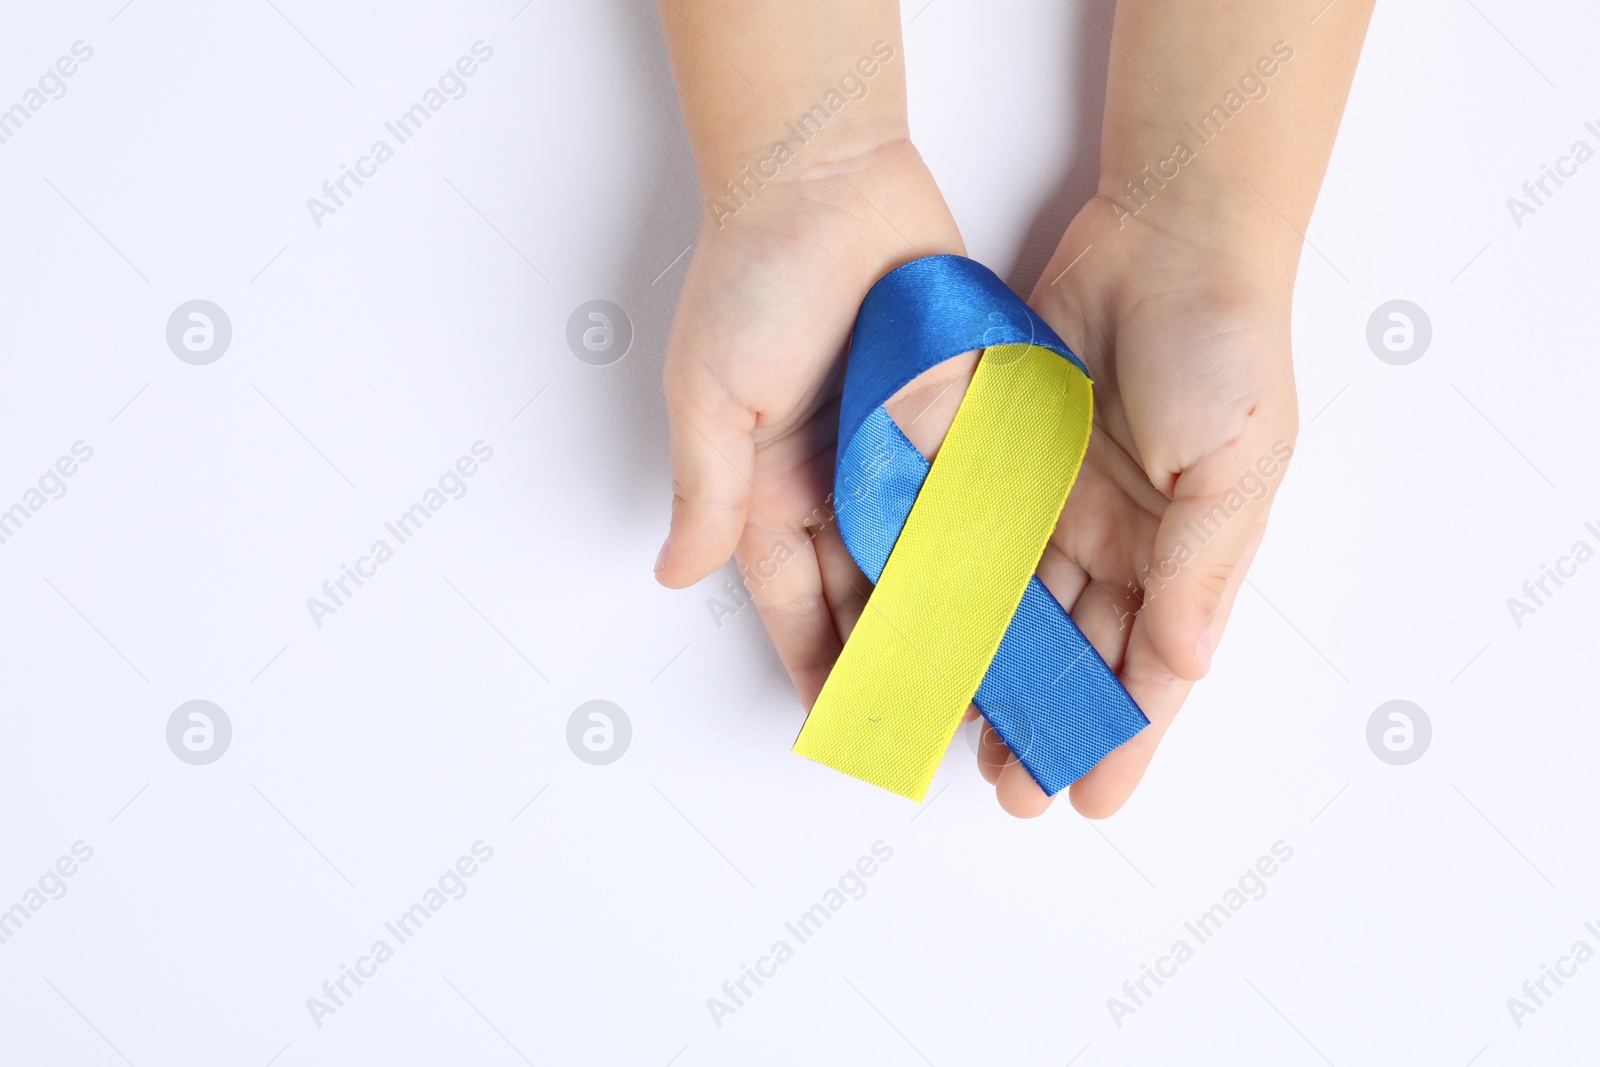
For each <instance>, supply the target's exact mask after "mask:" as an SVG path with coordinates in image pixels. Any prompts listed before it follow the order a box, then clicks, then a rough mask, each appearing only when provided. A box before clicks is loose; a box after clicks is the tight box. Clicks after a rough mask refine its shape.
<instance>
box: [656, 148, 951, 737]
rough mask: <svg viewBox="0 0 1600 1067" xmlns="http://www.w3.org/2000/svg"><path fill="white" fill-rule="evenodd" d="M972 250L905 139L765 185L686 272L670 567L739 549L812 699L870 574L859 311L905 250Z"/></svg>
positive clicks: (670, 579) (697, 569)
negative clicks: (850, 476)
mask: <svg viewBox="0 0 1600 1067" xmlns="http://www.w3.org/2000/svg"><path fill="white" fill-rule="evenodd" d="M962 250H963V249H962V246H961V238H960V234H959V232H958V231H957V229H956V226H955V222H954V220H953V219H952V218H951V217H950V213H949V210H948V208H946V206H945V203H944V200H943V198H942V197H941V196H940V194H939V192H938V189H937V187H936V186H935V185H934V182H933V179H932V176H931V175H930V174H929V173H928V171H927V169H926V167H925V166H923V164H922V161H921V159H920V157H918V156H917V154H916V152H915V150H914V149H913V148H912V147H911V146H910V144H909V143H903V142H902V143H898V144H894V145H889V146H886V147H885V148H883V149H880V150H879V151H878V152H877V153H875V154H874V156H873V158H871V159H867V160H860V161H856V164H855V165H853V166H850V167H848V168H841V169H837V170H834V171H832V172H830V173H829V174H827V175H826V176H817V177H813V178H808V179H804V180H800V181H797V182H795V183H793V184H785V185H776V184H775V185H773V186H770V187H768V188H767V189H763V190H761V191H760V193H759V194H758V196H757V197H756V198H755V199H754V200H753V202H752V203H751V204H750V206H748V207H746V208H744V209H742V210H741V211H740V212H739V214H738V215H736V216H735V217H733V218H731V219H728V220H726V225H725V226H724V227H723V228H722V229H720V230H719V229H711V228H709V227H708V229H707V232H706V233H705V235H704V236H703V237H702V240H701V242H700V245H699V247H698V248H697V249H696V252H695V258H694V262H693V263H692V264H691V267H690V270H689V275H688V278H687V279H686V281H685V283H684V291H683V294H682V296H681V298H680V300H679V307H678V315H677V318H676V319H675V321H674V323H673V328H672V336H671V340H670V342H669V347H668V359H667V369H666V375H665V383H664V385H665V388H664V392H665V394H666V396H667V400H668V402H669V405H670V407H671V409H672V410H671V414H672V417H673V452H674V469H675V473H677V475H678V479H677V481H675V484H674V495H675V497H676V501H675V517H674V526H673V542H672V548H671V551H670V553H669V557H668V562H667V565H666V567H665V569H664V570H663V571H662V574H661V577H662V580H663V581H665V582H666V583H667V584H669V585H685V584H688V583H689V582H692V581H696V580H698V579H699V578H701V577H703V576H704V574H705V573H707V572H709V571H710V570H711V569H712V568H714V567H716V566H718V565H720V564H721V563H722V562H723V561H724V560H725V559H726V558H727V555H728V552H729V550H730V549H734V548H735V547H736V556H737V559H738V562H739V565H740V569H741V572H742V573H743V575H744V578H745V582H746V584H747V585H748V586H749V587H750V590H751V593H752V596H753V599H754V601H755V603H756V606H757V607H758V609H759V610H760V612H761V616H762V620H763V621H764V623H765V624H766V626H767V629H768V631H769V633H770V634H771V636H772V640H773V644H774V646H775V647H776V649H777V651H778V653H779V656H780V657H781V658H782V660H783V662H784V665H785V667H786V668H787V669H788V671H789V673H790V676H791V678H792V679H793V681H794V684H795V688H796V690H797V692H798V693H799V695H800V697H801V700H802V701H803V702H804V703H805V704H806V706H807V707H809V706H810V704H811V703H812V701H813V700H814V699H815V697H816V694H817V693H818V692H819V691H820V689H821V686H822V681H823V679H825V678H826V677H827V673H828V670H829V669H830V668H831V666H832V664H833V661H834V660H835V659H836V658H837V656H838V652H839V649H840V647H842V644H843V639H844V637H845V636H846V635H847V634H848V633H849V630H850V628H851V627H852V626H853V625H854V621H855V618H856V616H857V615H858V614H859V611H860V607H861V604H862V603H863V602H864V599H865V595H866V593H867V591H868V588H869V587H868V584H867V582H866V580H865V578H864V577H863V576H862V575H861V574H860V572H859V570H857V569H856V568H855V566H854V564H853V562H852V561H851V560H850V558H849V555H848V553H847V552H846V551H845V549H844V546H843V543H842V541H840V539H839V536H838V532H837V530H836V529H834V528H833V526H832V523H831V514H832V512H831V508H830V506H829V503H828V495H829V491H830V489H831V483H832V475H833V455H834V445H835V440H836V437H837V431H838V394H839V387H840V384H841V375H840V373H839V372H840V371H841V370H842V366H843V356H844V351H845V347H846V344H847V342H848V340H849V336H850V329H851V326H852V324H853V322H854V319H855V312H856V309H857V308H858V307H859V306H860V304H861V300H862V298H863V297H865V296H866V293H867V290H868V289H870V288H871V287H872V284H873V283H874V282H876V281H877V280H878V278H880V277H882V276H883V275H884V274H885V273H887V272H888V271H889V270H891V269H893V268H894V267H896V266H898V265H899V264H901V263H903V262H906V261H907V260H910V259H914V258H916V257H918V256H920V255H929V254H934V253H944V252H955V253H959V252H961V251H962ZM708 453H709V454H708ZM685 473H689V474H690V475H691V476H692V477H691V478H689V479H685V477H684V475H685Z"/></svg>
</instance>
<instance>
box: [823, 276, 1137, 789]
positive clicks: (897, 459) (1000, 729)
mask: <svg viewBox="0 0 1600 1067" xmlns="http://www.w3.org/2000/svg"><path fill="white" fill-rule="evenodd" d="M1004 344H1031V345H1038V346H1040V347H1041V348H1046V349H1049V350H1050V351H1052V352H1054V353H1056V354H1057V355H1059V356H1061V358H1063V359H1066V360H1070V361H1071V362H1072V363H1073V364H1074V365H1075V366H1077V368H1078V369H1079V370H1081V371H1083V372H1084V375H1085V376H1088V373H1089V371H1088V368H1086V367H1085V366H1084V365H1083V362H1082V361H1081V360H1079V359H1078V357H1077V356H1075V355H1073V353H1072V351H1071V350H1070V349H1068V348H1067V346H1066V345H1065V344H1064V343H1063V342H1062V340H1061V338H1059V337H1057V336H1056V334H1055V331H1054V330H1052V329H1051V328H1050V327H1049V326H1048V325H1046V323H1045V321H1044V320H1043V319H1041V318H1040V317H1039V316H1038V315H1037V314H1035V313H1034V311H1033V309H1032V308H1030V307H1028V305H1027V304H1025V303H1023V301H1022V300H1020V299H1019V298H1018V297H1017V295H1016V294H1015V293H1013V292H1012V291H1011V290H1010V288H1008V287H1007V286H1006V284H1005V282H1003V281H1001V280H1000V279H999V278H998V277H997V276H996V275H995V274H994V272H992V271H990V270H989V269H988V268H987V267H985V266H983V265H982V264H979V263H976V262H974V261H972V260H970V259H964V258H962V257H961V256H929V257H927V258H924V259H917V260H913V261H912V262H910V263H907V264H906V265H905V266H903V267H900V268H898V269H897V270H894V271H891V272H890V273H889V274H887V275H885V276H884V277H883V278H882V279H881V280H879V282H878V283H877V284H876V285H874V286H873V287H872V290H871V291H870V292H869V293H867V297H866V299H865V300H864V301H862V304H861V311H860V314H859V316H858V317H857V319H856V325H855V333H854V336H853V337H852V338H851V342H850V359H849V363H848V366H847V368H846V370H845V380H844V396H843V399H842V400H841V403H840V410H839V454H838V465H837V467H836V469H835V471H834V508H835V512H836V514H837V517H838V522H839V532H840V533H841V534H842V535H843V537H844V542H845V546H846V547H847V548H848V549H849V550H850V555H851V556H853V557H854V558H855V561H856V563H857V564H858V565H859V566H860V567H861V569H862V571H863V572H865V574H866V576H867V577H868V578H870V579H871V580H872V582H873V583H874V584H876V583H877V581H878V578H879V576H880V575H881V574H882V573H883V568H884V565H885V564H886V563H887V562H888V561H889V553H890V551H891V550H893V548H894V544H895V541H896V539H897V538H899V536H900V530H901V529H902V528H903V527H904V526H905V522H906V518H907V516H909V515H910V514H911V506H912V504H914V503H915V502H916V499H917V493H918V491H919V490H920V489H921V488H922V482H923V479H924V478H926V477H927V475H928V468H929V466H930V464H929V463H928V461H927V460H925V459H923V458H922V454H921V453H920V452H918V451H917V449H916V446H915V445H913V444H912V443H911V442H910V441H909V440H907V439H906V436H905V435H904V434H903V433H901V432H900V428H899V427H898V426H896V425H895V424H894V420H893V419H891V418H890V417H889V413H888V412H887V411H885V410H884V407H883V405H884V403H885V402H886V401H888V399H889V398H890V397H892V396H893V395H894V394H895V393H897V392H899V391H900V389H901V388H902V387H903V386H904V385H906V384H907V383H908V382H910V381H911V380H912V379H913V378H915V377H917V375H919V374H921V373H922V372H923V371H925V370H928V369H929V368H931V367H934V366H937V365H938V364H940V363H943V362H944V361H945V360H947V359H950V358H951V357H953V356H958V355H960V354H962V353H963V352H971V351H975V350H977V349H980V348H987V347H989V346H992V345H1004ZM974 703H976V704H977V705H978V710H979V711H981V712H982V713H983V717H984V718H985V719H987V720H988V721H989V724H990V725H991V726H993V727H994V729H995V732H996V733H998V734H999V735H1000V738H1001V740H1003V741H1004V742H1005V743H1006V746H1007V747H1008V748H1010V749H1011V751H1012V752H1013V753H1015V754H1016V756H1017V758H1018V759H1019V760H1021V761H1022V765H1023V766H1024V767H1026V768H1027V769H1028V773H1029V774H1031V775H1033V779H1034V781H1036V782H1038V783H1039V786H1040V787H1041V788H1042V789H1043V790H1044V791H1045V793H1047V794H1049V795H1051V796H1054V795H1055V794H1056V793H1058V792H1060V791H1061V790H1063V789H1065V788H1066V787H1067V786H1069V785H1071V784H1072V783H1073V782H1075V781H1077V780H1078V779H1079V778H1081V777H1083V775H1084V774H1085V773H1087V772H1088V770H1089V768H1091V767H1093V766H1094V765H1095V764H1096V763H1098V762H1100V760H1101V758H1102V757H1103V756H1105V754H1106V753H1108V752H1110V751H1111V750H1112V749H1114V748H1116V747H1117V746H1118V745H1120V744H1122V743H1123V742H1124V741H1126V740H1128V739H1129V738H1130V737H1132V736H1133V735H1134V734H1137V733H1138V732H1139V731H1140V730H1142V729H1144V728H1145V727H1146V726H1148V725H1149V720H1148V719H1146V718H1145V716H1144V713H1143V712H1142V711H1140V710H1139V706H1138V705H1137V704H1135V703H1134V701H1133V698H1132V697H1130V696H1129V695H1128V692H1127V690H1126V689H1124V688H1123V687H1122V683H1121V681H1119V680H1118V679H1117V676H1116V675H1115V674H1114V673H1113V672H1112V671H1111V668H1109V667H1107V666H1106V664H1105V661H1104V660H1102V659H1101V658H1100V655H1099V653H1097V652H1096V651H1095V650H1094V647H1093V646H1092V645H1090V644H1089V641H1088V639H1087V638H1085V637H1084V636H1083V633H1082V631H1080V630H1079V629H1078V627H1077V625H1076V624H1075V623H1074V622H1073V621H1072V617H1071V616H1070V615H1068V614H1067V612H1066V610H1065V609H1064V608H1062V606H1061V605H1060V604H1059V603H1057V602H1056V599H1055V597H1053V596H1051V595H1050V591H1049V590H1047V589H1046V588H1045V587H1044V583H1042V582H1040V581H1039V579H1038V577H1037V576H1035V577H1033V578H1031V579H1030V580H1029V581H1028V587H1027V591H1026V592H1025V593H1024V594H1023V597H1022V603H1021V605H1020V606H1019V607H1018V608H1017V613H1016V615H1014V616H1013V617H1012V619H1011V624H1010V625H1009V626H1008V627H1007V629H1006V633H1005V637H1004V638H1003V639H1002V640H1001V642H1000V651H999V652H998V653H997V654H996V655H995V658H994V660H993V662H992V663H991V664H990V665H989V671H988V673H987V674H985V675H984V678H983V684H982V685H980V686H979V687H978V694H977V696H976V697H975V698H974Z"/></svg>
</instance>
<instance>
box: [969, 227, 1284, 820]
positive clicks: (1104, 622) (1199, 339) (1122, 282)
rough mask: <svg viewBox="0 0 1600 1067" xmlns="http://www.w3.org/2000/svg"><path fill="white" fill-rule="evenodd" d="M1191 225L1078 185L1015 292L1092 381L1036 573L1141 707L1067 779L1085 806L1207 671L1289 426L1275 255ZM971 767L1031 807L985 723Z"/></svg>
mask: <svg viewBox="0 0 1600 1067" xmlns="http://www.w3.org/2000/svg"><path fill="white" fill-rule="evenodd" d="M1119 217H1120V222H1119V221H1118V220H1119ZM1203 225H1204V228H1205V229H1206V230H1207V231H1208V232H1207V233H1206V234H1205V235H1191V234H1187V233H1185V232H1183V229H1182V227H1181V226H1179V225H1172V224H1170V223H1169V224H1167V225H1164V226H1157V225H1155V224H1154V223H1152V222H1149V221H1145V220H1141V219H1139V218H1137V217H1134V216H1129V215H1127V214H1126V211H1125V210H1119V209H1118V208H1116V207H1114V206H1113V205H1112V203H1111V202H1109V201H1107V200H1103V199H1099V198H1097V199H1095V200H1093V201H1090V203H1089V204H1088V205H1086V206H1085V208H1084V209H1083V211H1082V212H1080V213H1079V215H1078V216H1077V218H1076V219H1075V220H1074V221H1073V223H1072V225H1071V226H1070V227H1069V228H1068V230H1067V233H1066V236H1065V237H1063V238H1062V241H1061V244H1060V246H1059V248H1058V249H1057V252H1056V255H1055V257H1054V259H1053V260H1052V261H1051V263H1050V265H1049V266H1048V267H1047V268H1046V270H1045V273H1044V275H1043V276H1042V278H1041V279H1040V282H1039V285H1038V287H1037V288H1036V289H1035V291H1034V293H1033V296H1032V298H1031V300H1030V303H1031V304H1032V306H1033V307H1034V308H1035V309H1036V310H1037V311H1039V313H1040V314H1041V315H1043V316H1044V318H1045V320H1046V321H1047V322H1049V323H1050V324H1051V325H1052V326H1053V327H1054V328H1055V329H1056V331H1057V332H1058V333H1059V334H1060V335H1061V336H1062V338H1063V340H1065V341H1066V342H1067V344H1068V346H1069V347H1071V348H1072V349H1073V351H1075V352H1077V353H1078V354H1079V355H1080V356H1082V357H1083V359H1084V361H1085V363H1086V364H1087V365H1088V367H1089V370H1090V373H1091V374H1092V375H1093V377H1094V381H1095V389H1094V405H1095V430H1094V435H1093V437H1092V439H1091V441H1090V447H1089V453H1088V456H1087V458H1086V460H1085V462H1084V467H1083V469H1082V471H1081V473H1080V474H1079V476H1078V480H1077V483H1076V485H1075V486H1074V488H1073V490H1072V493H1071V496H1070V497H1069V498H1068V500H1067V504H1066V507H1065V509H1064V510H1063V512H1062V516H1061V520H1060V522H1059V524H1058V525H1057V527H1056V530H1055V532H1054V534H1053V536H1052V537H1051V540H1050V543H1049V545H1048V547H1047V548H1046V550H1045V555H1044V558H1043V560H1042V561H1041V563H1040V566H1039V572H1038V573H1039V576H1040V578H1041V580H1042V581H1044V583H1045V585H1046V586H1047V587H1048V588H1049V589H1050V590H1051V592H1052V593H1054V594H1055V596H1056V598H1057V599H1058V600H1059V601H1060V602H1061V603H1062V605H1063V606H1065V607H1066V608H1067V609H1068V611H1069V612H1070V613H1071V614H1072V616H1073V619H1074V620H1075V621H1076V622H1077V624H1078V626H1079V627H1080V628H1081V629H1082V630H1083V632H1084V634H1085V636H1087V637H1088V638H1089V640H1090V642H1091V643H1092V644H1093V645H1094V646H1095V648H1096V650H1097V651H1098V652H1099V653H1100V655H1101V656H1102V658H1104V659H1105V661H1106V662H1107V664H1109V665H1110V666H1111V668H1112V669H1113V670H1115V671H1116V672H1117V674H1118V676H1119V677H1120V678H1121V679H1122V682H1123V684H1124V685H1125V686H1126V687H1127V689H1128V692H1129V693H1130V694H1131V695H1132V696H1133V698H1134V699H1135V700H1136V701H1137V702H1138V704H1139V706H1140V707H1141V708H1142V709H1143V710H1144V712H1145V714H1146V715H1147V716H1148V717H1149V719H1150V726H1149V727H1148V728H1147V729H1145V730H1144V731H1143V732H1141V733H1140V734H1138V735H1137V736H1135V737H1134V738H1132V739H1131V740H1129V741H1128V742H1127V743H1126V744H1124V745H1122V746H1121V747H1120V748H1118V749H1116V750H1115V751H1113V752H1111V753H1110V754H1108V755H1107V756H1106V757H1105V758H1104V759H1103V760H1101V762H1100V763H1099V764H1098V765H1097V766H1096V767H1095V768H1094V769H1093V770H1091V771H1090V772H1089V773H1088V774H1087V775H1085V776H1084V777H1083V778H1082V779H1080V780H1079V781H1078V782H1076V783H1075V784H1074V785H1073V786H1072V787H1071V790H1070V796H1071V800H1072V804H1073V806H1074V807H1076V808H1077V809H1078V810H1079V811H1080V812H1082V813H1083V814H1084V815H1087V816H1090V817H1092V818H1101V817H1104V816H1107V815H1110V814H1112V813H1113V812H1115V811H1116V810H1117V809H1118V808H1120V807H1121V806H1122V804H1123V803H1124V802H1125V801H1126V800H1127V799H1128V797H1129V795H1130V794H1131V793H1132V792H1133V790H1134V787H1135V786H1137V785H1138V783H1139V780H1140V778H1141V776H1142V775H1143V774H1144V771H1145V768H1146V767H1147V766H1148V765H1149V763H1150V759H1151V756H1152V755H1153V753H1154V752H1155V748H1156V746H1157V745H1158V744H1159V743H1160V741H1161V738H1162V736H1163V735H1164V734H1165V733H1166V731H1167V729H1168V727H1170V726H1171V724H1172V721H1173V717H1174V716H1175V715H1176V714H1177V712H1178V709H1179V707H1180V706H1181V705H1182V703H1183V701H1184V699H1185V697H1187V696H1188V693H1189V689H1190V687H1191V686H1192V684H1193V683H1194V681H1195V680H1196V679H1199V678H1201V677H1202V676H1204V675H1205V674H1206V672H1207V671H1208V670H1209V668H1210V665H1211V657H1212V653H1213V651H1214V650H1215V648H1216V646H1217V643H1218V641H1219V640H1220V638H1221V636H1222V631H1223V628H1224V627H1225V626H1226V624H1227V620H1228V614H1229V611H1230V609H1231V607H1232V605H1233V601H1234V598H1235V597H1236V596H1237V595H1238V592H1239V589H1240V585H1241V583H1242V582H1243V580H1244V575H1245V571H1246V569H1247V568H1248V567H1249V564H1250V561H1251V559H1252V557H1253V556H1254V554H1255V550H1256V547H1257V545H1259V543H1260V540H1261V536H1262V533H1263V532H1264V530H1265V527H1266V522H1267V514H1268V509H1269V507H1270V505H1271V502H1272V497H1273V494H1274V493H1275V492H1276V490H1277V487H1278V485H1279V484H1280V482H1281V479H1282V476H1283V471H1284V468H1285V466H1286V464H1287V462H1288V460H1289V458H1290V456H1291V455H1292V453H1293V447H1294V441H1295V435H1296V432H1297V428H1298V415H1297V408H1296V402H1295V390H1294V378H1293V367H1292V364H1291V360H1290V342H1289V311H1290V285H1291V284H1292V278H1293V265H1292V264H1275V263H1271V262H1265V260H1266V259H1267V257H1265V256H1261V257H1257V256H1253V255H1251V254H1249V251H1248V250H1243V251H1241V250H1239V249H1237V248H1233V247H1230V246H1229V245H1228V243H1227V242H1225V241H1220V240H1214V239H1211V238H1212V236H1213V234H1214V233H1215V226H1216V225H1217V220H1215V219H1212V220H1209V221H1208V222H1206V223H1204V224H1203ZM979 766H980V769H981V770H982V772H983V774H984V776H985V778H987V779H988V780H989V781H991V782H994V783H995V785H996V791H997V794H998V797H999V800H1000V803H1001V805H1002V806H1003V807H1004V808H1005V809H1006V810H1007V811H1009V812H1011V813H1012V814H1014V815H1019V816H1032V815H1037V814H1039V813H1041V812H1043V811H1044V810H1045V809H1046V808H1047V807H1048V806H1049V804H1050V798H1048V797H1046V796H1045V795H1044V793H1043V791H1042V790H1040V788H1039V787H1038V785H1037V784H1035V783H1034V781H1033V779H1032V778H1031V777H1030V776H1029V775H1028V773H1027V771H1026V770H1025V769H1024V768H1023V767H1022V766H1021V764H1020V763H1018V762H1017V761H1016V759H1015V758H1013V757H1012V756H1011V754H1010V753H1009V752H1007V751H1006V749H1005V746H1004V744H1003V743H1002V742H1001V741H1000V740H999V738H998V737H997V736H996V735H995V734H994V732H993V731H992V730H991V729H989V728H988V727H987V725H986V726H985V727H984V736H983V743H982V744H981V745H980V750H979Z"/></svg>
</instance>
